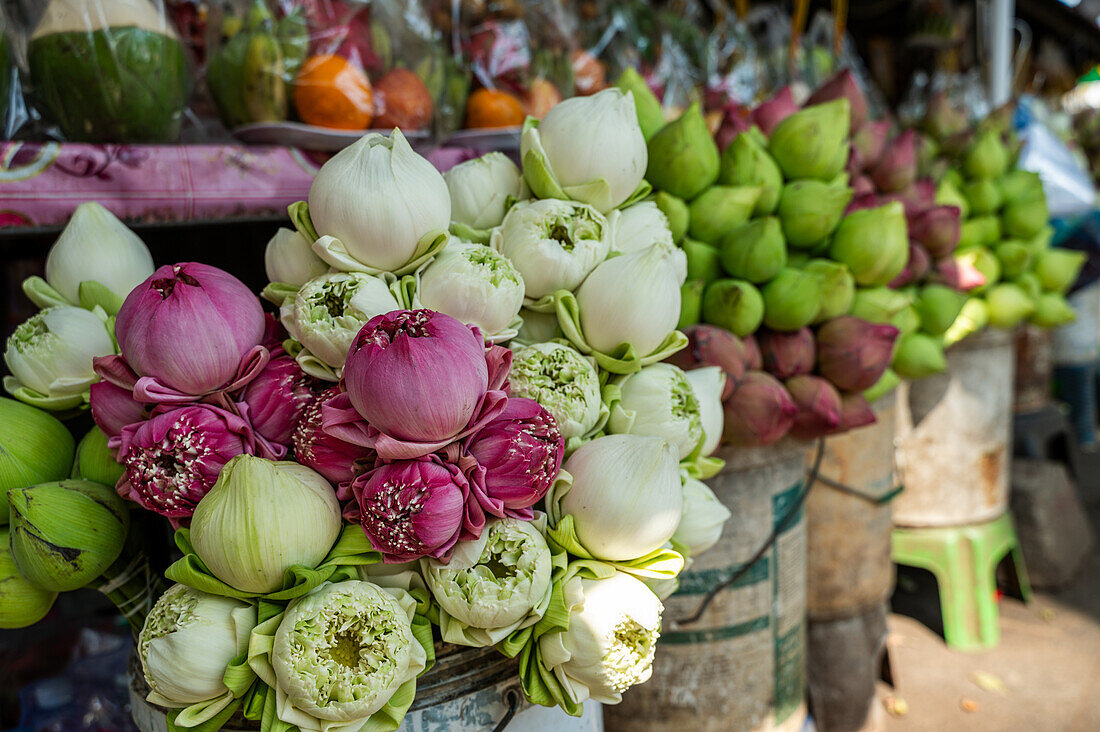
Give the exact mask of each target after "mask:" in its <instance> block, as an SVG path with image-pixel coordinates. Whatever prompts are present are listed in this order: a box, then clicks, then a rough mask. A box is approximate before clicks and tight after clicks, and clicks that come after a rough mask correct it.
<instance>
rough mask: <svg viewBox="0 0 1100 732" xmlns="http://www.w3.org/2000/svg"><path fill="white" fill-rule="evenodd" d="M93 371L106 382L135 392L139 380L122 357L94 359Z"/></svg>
mask: <svg viewBox="0 0 1100 732" xmlns="http://www.w3.org/2000/svg"><path fill="white" fill-rule="evenodd" d="M92 370H93V371H95V372H96V373H97V374H99V376H100V378H102V379H103V380H104V381H106V382H109V383H111V384H114V385H115V386H118V387H121V388H123V389H126V390H127V391H133V389H134V385H135V384H137V380H138V378H139V377H138V375H137V373H135V372H134V370H133V369H132V368H131V367H130V364H128V363H126V359H125V358H123V357H122V356H101V357H100V358H97V359H94V360H93V361H92Z"/></svg>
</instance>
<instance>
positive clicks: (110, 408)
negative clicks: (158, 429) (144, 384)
mask: <svg viewBox="0 0 1100 732" xmlns="http://www.w3.org/2000/svg"><path fill="white" fill-rule="evenodd" d="M90 396H91V405H92V419H94V420H95V423H96V424H97V425H99V428H100V429H101V430H103V432H104V434H106V435H107V437H116V436H118V435H119V433H121V432H122V428H123V427H125V426H126V425H128V424H133V423H135V422H140V421H142V420H143V419H144V418H145V416H144V410H145V407H144V405H143V404H141V402H138V401H135V399H134V395H133V392H131V391H130V390H129V389H123V388H122V387H120V386H116V385H115V384H112V383H111V382H109V381H97V382H96V383H94V384H92V387H91V389H90Z"/></svg>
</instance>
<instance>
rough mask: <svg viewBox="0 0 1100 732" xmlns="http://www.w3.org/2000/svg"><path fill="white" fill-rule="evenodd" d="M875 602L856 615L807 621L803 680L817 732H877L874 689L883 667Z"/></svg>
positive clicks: (881, 607)
mask: <svg viewBox="0 0 1100 732" xmlns="http://www.w3.org/2000/svg"><path fill="white" fill-rule="evenodd" d="M889 614H890V613H889V608H888V607H887V605H886V603H885V602H880V603H879V604H878V605H876V606H875V607H873V608H870V609H869V610H866V611H864V612H862V613H860V614H859V615H856V616H854V617H851V618H843V619H840V620H826V621H810V623H809V624H808V629H807V632H806V635H807V638H808V640H807V650H806V656H807V677H808V682H809V692H810V706H811V708H812V710H813V716H814V723H815V724H816V725H817V728H818V729H819V730H821V732H865V731H869V730H874V729H881V726H880V724H879V722H880V720H879V719H877V718H876V714H875V713H876V712H878V715H879V716H881V712H882V705H881V704H880V703H878V700H877V699H876V698H875V685H876V682H877V681H878V679H879V678H880V677H881V676H882V668H883V664H884V662H886V658H885V656H886V617H887V616H888V615H889Z"/></svg>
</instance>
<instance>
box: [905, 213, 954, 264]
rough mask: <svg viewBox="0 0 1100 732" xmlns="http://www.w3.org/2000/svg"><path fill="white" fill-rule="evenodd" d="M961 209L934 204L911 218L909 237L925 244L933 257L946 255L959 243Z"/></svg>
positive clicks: (938, 257)
mask: <svg viewBox="0 0 1100 732" xmlns="http://www.w3.org/2000/svg"><path fill="white" fill-rule="evenodd" d="M959 213H960V212H959V209H958V207H957V206H934V207H933V208H930V209H928V210H927V211H923V212H921V213H919V214H917V215H916V216H913V217H912V218H910V219H909V238H910V239H912V240H913V241H915V242H917V243H918V244H920V245H921V246H923V247H924V248H925V249H926V250H928V253H929V254H930V255H931V256H932V258H933V259H940V258H941V257H946V256H947V255H949V254H951V252H953V251H955V247H957V246H958V245H959V218H960V217H959Z"/></svg>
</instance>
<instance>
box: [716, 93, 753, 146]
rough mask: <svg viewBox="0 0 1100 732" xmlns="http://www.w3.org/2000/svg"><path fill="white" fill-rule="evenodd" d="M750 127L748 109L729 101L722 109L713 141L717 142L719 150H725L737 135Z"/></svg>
mask: <svg viewBox="0 0 1100 732" xmlns="http://www.w3.org/2000/svg"><path fill="white" fill-rule="evenodd" d="M751 128H752V123H751V122H750V121H749V110H748V109H746V108H745V107H743V106H741V105H740V104H737V103H735V102H730V103H729V104H727V105H726V106H725V107H724V108H723V109H722V122H721V124H719V126H718V131H717V132H715V133H714V141H715V142H716V143H717V144H718V149H719V150H725V149H726V146H727V145H729V144H730V143H731V142H733V141H734V140H735V139H736V138H737V136H738V135H740V134H741V133H742V132H748V131H749V129H751Z"/></svg>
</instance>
